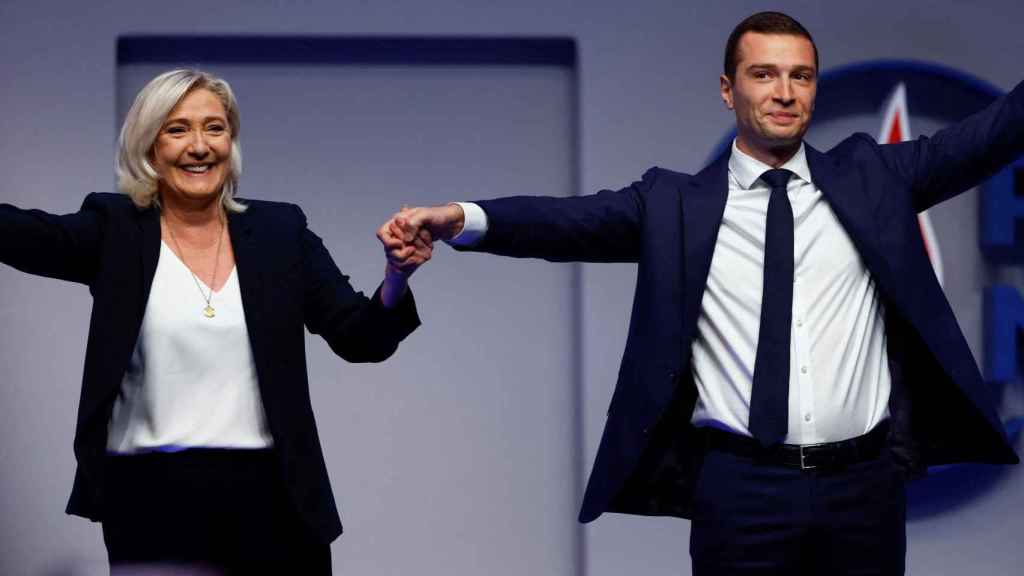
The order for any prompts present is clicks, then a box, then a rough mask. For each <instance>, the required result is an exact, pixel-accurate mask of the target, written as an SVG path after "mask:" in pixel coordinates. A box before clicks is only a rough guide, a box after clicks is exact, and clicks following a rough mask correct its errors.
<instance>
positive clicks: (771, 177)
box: [761, 168, 793, 192]
mask: <svg viewBox="0 0 1024 576" xmlns="http://www.w3.org/2000/svg"><path fill="white" fill-rule="evenodd" d="M792 175H793V173H792V172H790V171H789V170H786V169H785V168H775V169H774V170H768V171H767V172H765V173H764V174H761V180H764V182H765V184H767V185H768V187H769V188H771V189H772V192H775V191H776V190H782V191H783V192H785V191H786V184H788V183H789V177H790V176H792Z"/></svg>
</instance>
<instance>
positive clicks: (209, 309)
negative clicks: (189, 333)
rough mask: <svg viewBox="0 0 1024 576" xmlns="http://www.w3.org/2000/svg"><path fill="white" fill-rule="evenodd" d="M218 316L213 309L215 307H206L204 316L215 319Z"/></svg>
mask: <svg viewBox="0 0 1024 576" xmlns="http://www.w3.org/2000/svg"><path fill="white" fill-rule="evenodd" d="M216 314H217V312H216V311H215V310H214V309H213V306H210V305H209V304H207V305H206V308H203V315H204V316H206V317H207V318H213V317H214V316H216Z"/></svg>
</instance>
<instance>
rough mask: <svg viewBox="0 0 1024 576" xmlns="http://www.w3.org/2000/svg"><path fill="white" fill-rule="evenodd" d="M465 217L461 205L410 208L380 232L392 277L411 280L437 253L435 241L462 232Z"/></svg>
mask: <svg viewBox="0 0 1024 576" xmlns="http://www.w3.org/2000/svg"><path fill="white" fill-rule="evenodd" d="M464 221H465V215H464V214H463V212H462V208H460V207H459V206H458V204H448V205H445V206H434V207H429V208H406V207H403V208H402V210H401V211H399V212H398V213H397V214H395V215H394V216H392V217H391V219H390V220H388V221H387V222H385V223H384V224H383V225H382V226H381V227H380V228H379V229H378V230H377V238H378V239H379V240H380V242H381V244H383V245H384V253H385V255H386V256H387V260H388V268H387V270H388V272H387V275H388V276H392V275H399V276H401V277H402V278H404V279H408V277H409V276H411V275H412V273H413V272H415V271H416V269H417V268H419V267H420V266H421V265H422V264H423V263H424V262H426V261H427V260H430V257H431V255H432V254H433V245H434V240H450V239H451V238H453V237H455V236H456V235H458V233H459V232H461V231H462V225H463V223H464Z"/></svg>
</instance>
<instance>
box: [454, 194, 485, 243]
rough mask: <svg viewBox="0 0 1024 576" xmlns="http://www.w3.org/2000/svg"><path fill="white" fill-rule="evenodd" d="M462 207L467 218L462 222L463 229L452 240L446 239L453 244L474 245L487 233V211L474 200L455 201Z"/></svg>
mask: <svg viewBox="0 0 1024 576" xmlns="http://www.w3.org/2000/svg"><path fill="white" fill-rule="evenodd" d="M454 204H458V205H459V207H460V208H462V213H463V214H464V215H465V219H464V221H463V223H462V231H461V232H459V233H458V234H456V235H455V237H454V238H452V239H451V240H446V242H448V244H450V245H452V246H472V245H474V244H476V243H477V242H479V241H480V239H481V238H483V237H484V234H487V212H484V209H483V208H481V207H480V206H478V205H477V204H474V203H472V202H454Z"/></svg>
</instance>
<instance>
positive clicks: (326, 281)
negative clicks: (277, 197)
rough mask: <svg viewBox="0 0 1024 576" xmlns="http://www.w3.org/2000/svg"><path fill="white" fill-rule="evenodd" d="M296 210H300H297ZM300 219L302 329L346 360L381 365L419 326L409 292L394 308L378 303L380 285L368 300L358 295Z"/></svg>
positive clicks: (302, 216) (317, 237) (314, 235)
mask: <svg viewBox="0 0 1024 576" xmlns="http://www.w3.org/2000/svg"><path fill="white" fill-rule="evenodd" d="M296 210H299V209H298V208H297V207H296ZM299 214H300V216H301V220H302V225H303V229H302V273H303V283H304V295H303V307H304V310H303V315H304V320H305V324H306V328H307V329H308V330H309V331H310V332H312V333H313V334H319V335H320V336H321V337H323V339H324V340H326V341H327V344H328V345H330V347H331V349H332V350H334V352H335V354H337V355H338V356H341V357H342V358H344V359H345V360H348V361H349V362H380V361H382V360H385V359H387V358H388V357H390V356H391V355H392V354H393V353H394V352H395V350H396V349H397V348H398V344H399V343H400V342H401V341H402V340H403V339H405V337H406V336H408V335H409V334H411V333H412V331H413V330H415V329H416V327H417V326H419V325H420V319H419V316H418V314H417V312H416V303H415V301H414V300H413V296H412V290H411V289H409V290H407V291H406V293H405V296H404V297H403V298H402V300H401V301H400V302H399V303H398V304H397V305H396V306H395V307H394V308H390V309H389V308H385V307H384V305H383V304H381V299H380V294H379V292H380V287H378V288H377V291H376V292H374V294H373V296H372V297H371V298H367V297H366V296H365V295H363V294H362V293H361V292H357V291H356V290H355V289H354V288H353V287H352V285H351V284H350V283H349V279H348V276H346V275H344V274H342V273H341V271H340V270H339V269H338V267H337V265H336V264H335V263H334V260H333V259H332V258H331V255H330V254H329V253H328V252H327V248H326V247H324V243H323V241H322V240H321V239H320V237H319V236H317V235H316V234H314V233H313V232H312V231H310V230H309V228H308V227H307V226H306V216H305V215H304V214H302V212H301V210H299Z"/></svg>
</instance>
